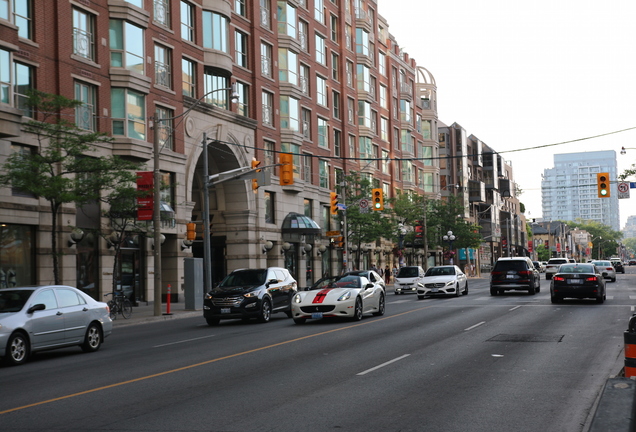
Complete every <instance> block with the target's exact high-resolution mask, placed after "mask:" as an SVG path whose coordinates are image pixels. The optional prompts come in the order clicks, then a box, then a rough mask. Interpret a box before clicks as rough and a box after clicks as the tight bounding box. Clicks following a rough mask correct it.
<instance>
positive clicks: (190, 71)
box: [181, 59, 197, 98]
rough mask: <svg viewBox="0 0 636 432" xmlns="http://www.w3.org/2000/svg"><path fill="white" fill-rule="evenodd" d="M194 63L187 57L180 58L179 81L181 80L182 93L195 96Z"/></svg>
mask: <svg viewBox="0 0 636 432" xmlns="http://www.w3.org/2000/svg"><path fill="white" fill-rule="evenodd" d="M196 70H197V68H196V64H195V63H194V62H191V61H190V60H187V59H181V81H182V82H183V94H184V95H185V96H190V97H193V98H194V97H197V96H196V95H197V93H196V82H197V79H196Z"/></svg>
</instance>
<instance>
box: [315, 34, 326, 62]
mask: <svg viewBox="0 0 636 432" xmlns="http://www.w3.org/2000/svg"><path fill="white" fill-rule="evenodd" d="M315 39H316V61H317V62H318V63H320V64H322V65H326V64H327V48H326V47H325V38H324V37H322V36H320V35H319V34H316V37H315Z"/></svg>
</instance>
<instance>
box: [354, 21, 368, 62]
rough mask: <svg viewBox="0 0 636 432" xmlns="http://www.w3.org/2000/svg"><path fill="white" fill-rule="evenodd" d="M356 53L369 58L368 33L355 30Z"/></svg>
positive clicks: (358, 29) (362, 30)
mask: <svg viewBox="0 0 636 432" xmlns="http://www.w3.org/2000/svg"><path fill="white" fill-rule="evenodd" d="M356 53H357V54H362V55H364V56H367V57H369V33H368V32H367V31H365V30H364V29H361V28H359V27H358V28H356Z"/></svg>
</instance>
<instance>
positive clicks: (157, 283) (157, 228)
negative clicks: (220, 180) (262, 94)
mask: <svg viewBox="0 0 636 432" xmlns="http://www.w3.org/2000/svg"><path fill="white" fill-rule="evenodd" d="M230 90H232V102H234V103H237V102H238V97H239V94H238V92H237V91H236V89H235V88H234V84H233V85H232V86H231V87H229V88H222V89H216V90H212V91H209V92H207V93H206V94H204V95H203V96H201V97H200V98H199V99H197V100H196V101H195V102H194V104H192V106H191V107H190V108H188V109H187V110H186V111H184V112H183V113H182V114H179V115H178V116H174V117H170V118H158V117H157V116H156V115H155V116H154V117H152V120H154V124H153V126H152V128H153V130H154V136H153V165H154V171H153V178H154V190H153V199H154V203H153V217H152V222H153V223H152V226H153V230H154V243H155V253H154V257H155V276H154V315H155V316H159V315H161V291H162V289H161V171H160V166H159V155H160V153H161V146H160V143H159V127H160V126H159V123H160V122H166V121H171V120H175V119H177V118H179V117H184V118H185V116H186V115H187V114H188V113H189V112H190V111H192V110H193V109H194V108H195V107H196V106H197V105H199V103H201V101H202V100H203V99H204V98H205V97H207V96H209V95H211V94H212V93H215V92H219V91H230ZM177 126H178V125H177ZM173 129H174V128H173ZM169 133H170V134H171V133H172V131H169ZM204 138H205V134H204ZM203 155H204V158H203V160H204V171H205V178H204V192H205V193H204V197H203V199H204V203H207V204H204V205H205V208H204V214H207V213H209V211H210V208H209V196H208V194H209V192H208V179H207V175H208V170H207V166H208V152H207V139H204V152H203ZM208 219H209V215H208V216H207V217H204V223H203V227H204V232H205V234H204V235H207V237H206V238H204V239H203V244H204V258H203V259H204V267H205V269H209V270H211V265H210V263H209V262H208V263H207V264H206V260H208V261H209V259H210V253H209V252H210V251H209V246H210V238H209V236H210V226H209V220H208ZM205 245H207V249H208V250H207V251H208V254H207V257H206V256H205V251H206V247H205ZM209 270H208V272H207V275H206V282H207V281H208V280H209V281H211V272H210V271H209ZM210 285H212V284H211V282H210V284H208V285H207V286H206V287H207V288H209V287H210Z"/></svg>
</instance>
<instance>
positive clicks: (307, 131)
mask: <svg viewBox="0 0 636 432" xmlns="http://www.w3.org/2000/svg"><path fill="white" fill-rule="evenodd" d="M300 111H301V112H300V115H301V117H302V121H303V123H302V128H303V129H302V132H303V136H304V137H305V139H306V140H308V141H311V111H309V110H308V109H306V108H301V110H300Z"/></svg>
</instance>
